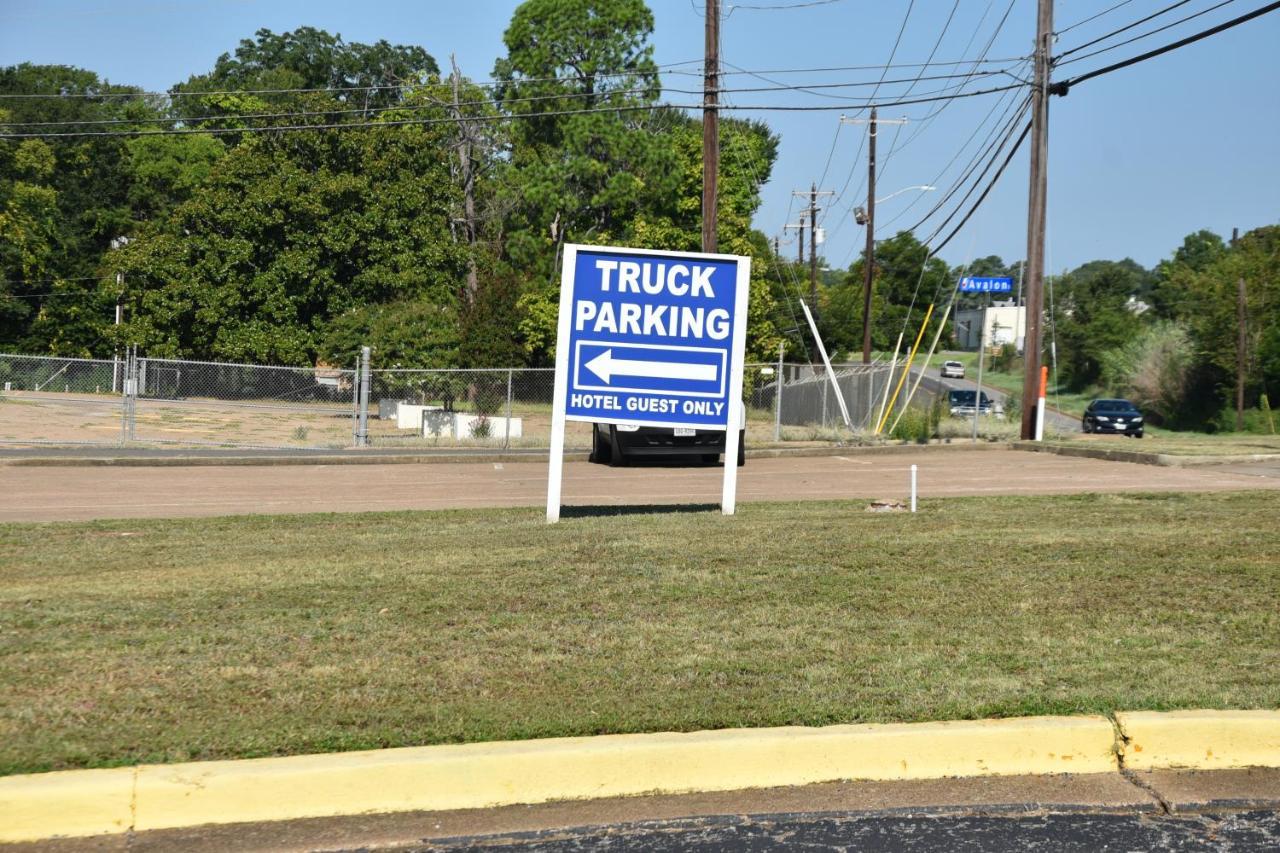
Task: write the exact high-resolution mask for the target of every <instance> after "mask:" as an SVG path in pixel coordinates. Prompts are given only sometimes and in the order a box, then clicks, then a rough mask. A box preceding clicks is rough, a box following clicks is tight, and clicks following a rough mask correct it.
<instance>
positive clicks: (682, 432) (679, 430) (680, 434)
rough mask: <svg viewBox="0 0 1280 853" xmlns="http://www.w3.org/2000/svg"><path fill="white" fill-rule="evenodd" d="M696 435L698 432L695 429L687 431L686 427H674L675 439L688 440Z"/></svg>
mask: <svg viewBox="0 0 1280 853" xmlns="http://www.w3.org/2000/svg"><path fill="white" fill-rule="evenodd" d="M697 434H698V431H697V430H696V429H689V428H688V427H676V438H690V437H692V436H694V435H697Z"/></svg>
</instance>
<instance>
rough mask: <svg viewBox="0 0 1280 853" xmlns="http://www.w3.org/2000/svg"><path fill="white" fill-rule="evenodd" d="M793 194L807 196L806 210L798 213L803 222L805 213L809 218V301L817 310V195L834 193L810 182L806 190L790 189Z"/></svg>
mask: <svg viewBox="0 0 1280 853" xmlns="http://www.w3.org/2000/svg"><path fill="white" fill-rule="evenodd" d="M791 194H792V195H793V196H800V197H801V198H803V197H804V196H808V197H809V207H808V210H807V211H806V212H803V213H801V214H800V219H801V221H802V222H803V220H804V219H805V216H806V214H807V216H808V219H809V301H810V302H812V303H813V310H814V311H817V310H818V211H819V210H821V209H822V208H820V207H818V196H824V195H835V192H834V191H832V190H819V189H818V185H817V184H812V185H811V186H810V187H809V189H808V191H807V192H806V191H805V190H792V191H791ZM800 249H801V251H800V262H801V263H804V230H803V228H802V230H801V231H800Z"/></svg>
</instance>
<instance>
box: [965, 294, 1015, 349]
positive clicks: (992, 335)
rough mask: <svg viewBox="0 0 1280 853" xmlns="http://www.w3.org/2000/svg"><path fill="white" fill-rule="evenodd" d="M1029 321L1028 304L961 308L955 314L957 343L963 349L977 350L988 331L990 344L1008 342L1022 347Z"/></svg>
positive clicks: (995, 345) (997, 344)
mask: <svg viewBox="0 0 1280 853" xmlns="http://www.w3.org/2000/svg"><path fill="white" fill-rule="evenodd" d="M1026 323H1027V309H1026V306H1015V305H1013V304H1012V303H1004V304H997V305H992V306H990V307H988V308H970V309H967V310H964V311H957V312H956V313H955V334H956V346H957V347H958V348H959V349H962V350H976V349H977V348H978V344H979V342H980V340H981V335H982V333H983V330H985V331H986V340H987V346H990V347H999V346H1003V345H1004V344H1014V345H1016V346H1017V347H1018V349H1019V350H1021V349H1022V338H1023V335H1024V334H1025V330H1026Z"/></svg>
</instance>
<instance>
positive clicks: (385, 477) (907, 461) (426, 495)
mask: <svg viewBox="0 0 1280 853" xmlns="http://www.w3.org/2000/svg"><path fill="white" fill-rule="evenodd" d="M1110 438H1111V439H1113V440H1114V441H1116V442H1117V443H1118V444H1121V446H1123V444H1122V443H1123V442H1124V439H1121V438H1119V437H1117V436H1112V437H1110ZM913 463H914V464H918V465H919V466H920V470H919V479H920V495H921V497H924V498H937V497H954V496H960V495H1011V494H1028V495H1031V494H1074V493H1080V492H1129V491H1213V490H1221V489H1269V488H1280V466H1272V467H1268V466H1266V465H1259V466H1256V470H1255V469H1254V468H1252V467H1250V466H1242V465H1233V466H1231V468H1230V469H1229V470H1224V469H1222V468H1218V467H1216V466H1215V467H1204V468H1163V467H1158V466H1155V465H1134V464H1130V463H1124V462H1104V461H1101V460H1098V459H1080V458H1074V457H1066V456H1057V455H1053V454H1049V453H1027V452H1025V451H1019V450H1011V449H1006V448H1001V447H996V446H992V445H980V446H979V447H974V448H970V447H965V446H960V447H937V446H934V447H908V448H902V449H900V450H897V451H895V452H890V453H885V452H879V451H858V450H856V449H853V448H850V449H849V451H847V452H846V453H845V454H843V455H835V456H811V457H798V458H795V457H793V458H774V459H748V460H747V465H746V467H744V468H743V469H742V470H741V472H740V474H739V477H738V500H739V501H740V502H748V501H793V500H794V501H804V500H838V499H855V498H903V497H906V495H907V491H908V487H909V482H910V480H909V477H910V467H911V465H912V464H913ZM721 477H722V469H721V468H720V467H719V466H716V467H678V466H674V465H659V464H650V465H640V466H636V467H632V468H609V467H605V466H601V465H591V464H589V463H587V462H568V463H566V464H565V466H564V485H563V489H564V503H565V504H566V505H567V506H579V507H601V506H617V505H622V504H628V505H636V504H653V505H657V504H663V505H668V504H684V505H694V506H699V507H711V506H715V505H717V504H718V503H719V500H720V486H721ZM0 478H2V479H3V481H4V484H5V488H4V489H0V521H83V520H88V519H97V518H176V517H192V516H214V515H243V514H251V513H252V514H277V513H299V512H363V511H370V510H422V509H454V508H462V507H516V506H524V507H537V506H542V505H544V504H545V501H546V494H547V463H546V462H545V461H538V462H532V461H530V462H523V461H521V462H504V463H493V462H470V463H466V462H441V463H437V464H431V465H379V464H366V465H325V464H324V463H323V462H320V461H317V463H316V464H314V465H296V464H295V465H277V466H270V465H236V466H210V465H205V466H203V467H187V466H166V467H86V466H64V467H43V466H19V467H4V468H0Z"/></svg>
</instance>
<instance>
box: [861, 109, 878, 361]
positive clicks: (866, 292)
mask: <svg viewBox="0 0 1280 853" xmlns="http://www.w3.org/2000/svg"><path fill="white" fill-rule="evenodd" d="M867 131H868V133H869V135H870V137H871V138H870V140H869V141H868V144H867V151H868V152H869V153H868V155H867V249H866V252H867V254H866V258H865V259H864V261H863V265H864V266H865V267H866V275H865V276H863V282H862V363H863V364H870V363H871V281H872V279H873V278H874V276H875V267H876V260H875V258H876V108H875V107H872V108H871V124H870V125H868V126H867Z"/></svg>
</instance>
